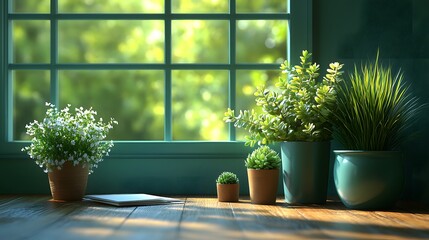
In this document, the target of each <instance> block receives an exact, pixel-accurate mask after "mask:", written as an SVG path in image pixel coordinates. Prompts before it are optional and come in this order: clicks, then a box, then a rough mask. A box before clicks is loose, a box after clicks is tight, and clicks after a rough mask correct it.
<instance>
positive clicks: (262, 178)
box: [247, 169, 279, 204]
mask: <svg viewBox="0 0 429 240" xmlns="http://www.w3.org/2000/svg"><path fill="white" fill-rule="evenodd" d="M247 176H248V179H249V190H250V201H251V202H252V203H253V204H275V203H276V198H277V188H278V185H279V170H278V169H269V170H257V169H247Z"/></svg>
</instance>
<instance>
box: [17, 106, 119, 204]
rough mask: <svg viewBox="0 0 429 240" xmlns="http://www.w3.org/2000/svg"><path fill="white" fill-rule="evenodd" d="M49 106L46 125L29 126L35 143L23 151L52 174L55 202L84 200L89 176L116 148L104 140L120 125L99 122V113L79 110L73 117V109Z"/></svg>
mask: <svg viewBox="0 0 429 240" xmlns="http://www.w3.org/2000/svg"><path fill="white" fill-rule="evenodd" d="M46 106H47V107H48V109H47V111H46V115H45V118H44V119H43V121H42V122H38V121H37V120H35V121H34V122H32V123H30V124H28V125H26V129H27V134H28V135H30V136H32V140H31V145H30V146H26V147H24V148H23V149H22V151H25V152H27V154H28V155H29V156H30V158H32V159H34V160H35V162H36V164H37V165H39V166H40V167H41V168H43V169H44V172H45V173H48V178H49V184H50V188H51V193H52V197H53V199H54V200H62V201H73V200H80V199H82V197H83V195H84V194H85V190H86V184H87V178H88V174H90V173H92V172H93V169H94V168H97V166H98V164H99V162H101V161H102V160H103V157H104V156H108V155H109V152H110V149H111V148H112V147H113V142H112V141H108V142H103V140H104V139H105V138H106V136H107V134H108V132H109V130H110V129H112V128H113V124H118V123H117V121H115V120H114V119H111V120H110V121H108V122H107V123H105V122H103V120H102V119H101V118H100V119H99V120H96V119H95V115H96V114H97V113H96V112H95V111H94V110H92V108H90V109H83V108H82V107H81V108H76V109H75V112H74V113H71V112H70V111H69V107H70V105H68V106H67V107H65V108H64V109H62V110H58V109H57V108H56V107H55V106H54V105H52V104H50V103H46Z"/></svg>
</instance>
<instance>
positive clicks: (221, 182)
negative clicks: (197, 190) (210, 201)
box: [216, 172, 240, 202]
mask: <svg viewBox="0 0 429 240" xmlns="http://www.w3.org/2000/svg"><path fill="white" fill-rule="evenodd" d="M216 189H217V198H218V201H219V202H238V198H239V194H240V185H239V180H238V177H237V175H235V174H234V173H232V172H223V173H221V174H220V175H219V177H218V178H217V179H216Z"/></svg>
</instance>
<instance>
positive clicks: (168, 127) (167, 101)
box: [164, 0, 173, 141]
mask: <svg viewBox="0 0 429 240" xmlns="http://www.w3.org/2000/svg"><path fill="white" fill-rule="evenodd" d="M164 11H165V12H164V13H165V18H164V31H165V38H164V39H165V42H164V54H165V57H164V61H165V79H164V81H165V83H164V140H165V141H172V139H173V130H172V124H173V123H172V121H173V109H172V89H171V88H172V80H171V59H172V49H171V21H172V20H171V18H172V15H171V0H165V3H164Z"/></svg>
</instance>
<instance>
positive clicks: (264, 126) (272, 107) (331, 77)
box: [224, 51, 343, 146]
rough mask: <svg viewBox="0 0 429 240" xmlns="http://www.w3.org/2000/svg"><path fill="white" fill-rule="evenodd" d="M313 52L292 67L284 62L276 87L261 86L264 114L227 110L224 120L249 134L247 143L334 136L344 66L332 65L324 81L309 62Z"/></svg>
mask: <svg viewBox="0 0 429 240" xmlns="http://www.w3.org/2000/svg"><path fill="white" fill-rule="evenodd" d="M310 58H311V53H308V51H303V52H302V56H301V57H300V59H301V63H300V65H296V66H293V67H291V66H290V65H289V62H287V61H285V62H284V63H283V64H282V65H281V67H280V69H281V70H282V75H281V76H280V77H279V78H278V81H277V82H276V83H275V87H274V86H266V85H264V86H259V87H258V88H257V90H256V92H255V94H254V95H255V96H256V104H257V105H258V106H260V107H262V113H261V114H257V113H256V111H254V110H253V109H252V110H244V111H242V110H240V113H239V114H238V115H237V116H236V115H235V112H234V110H231V109H228V110H227V111H226V112H225V117H224V121H225V122H233V123H234V126H235V127H238V128H244V129H246V130H247V131H248V132H249V133H250V136H247V139H246V145H250V146H254V145H255V144H256V143H259V144H269V143H271V142H279V141H326V140H330V139H331V137H332V121H333V114H332V112H333V111H334V109H335V108H336V87H337V85H338V82H339V81H341V75H342V73H343V72H342V71H341V68H342V67H343V65H342V64H340V63H338V62H335V63H331V64H329V69H327V73H326V75H325V76H324V77H323V79H322V81H317V78H318V77H319V73H318V72H319V65H318V64H317V63H312V62H311V61H310Z"/></svg>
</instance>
